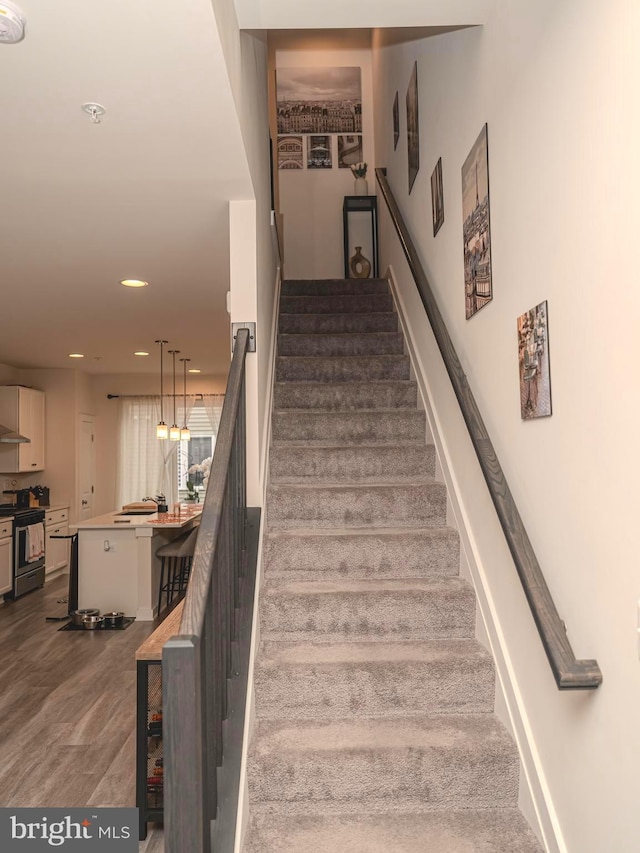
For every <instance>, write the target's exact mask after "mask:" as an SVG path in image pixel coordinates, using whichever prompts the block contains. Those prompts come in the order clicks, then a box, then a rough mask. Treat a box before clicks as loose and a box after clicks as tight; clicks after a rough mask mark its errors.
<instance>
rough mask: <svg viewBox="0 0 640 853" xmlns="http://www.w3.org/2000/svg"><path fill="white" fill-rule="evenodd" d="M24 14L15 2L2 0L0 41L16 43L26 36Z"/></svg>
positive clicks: (0, 1) (0, 8) (0, 6)
mask: <svg viewBox="0 0 640 853" xmlns="http://www.w3.org/2000/svg"><path fill="white" fill-rule="evenodd" d="M24 25H25V19H24V15H23V14H22V12H21V11H20V9H19V8H18V7H17V6H16V4H15V3H11V2H10V0H0V43H1V42H4V44H15V43H16V42H17V41H22V39H23V38H24Z"/></svg>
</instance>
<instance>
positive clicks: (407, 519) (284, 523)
mask: <svg viewBox="0 0 640 853" xmlns="http://www.w3.org/2000/svg"><path fill="white" fill-rule="evenodd" d="M446 511H447V507H446V488H445V486H444V484H443V483H436V482H431V483H422V484H418V485H414V484H409V485H406V484H384V485H368V484H367V485H362V486H354V485H347V486H342V485H324V484H311V485H307V484H295V485H277V484H276V485H270V486H269V487H268V489H267V524H268V526H269V527H270V528H274V527H277V528H291V527H305V526H310V527H342V528H352V527H358V528H363V527H365V528H366V527H373V526H377V525H380V524H383V523H384V524H385V525H387V526H390V527H395V526H397V527H436V526H439V525H443V524H445V523H446Z"/></svg>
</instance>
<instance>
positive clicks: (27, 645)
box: [0, 575, 163, 853]
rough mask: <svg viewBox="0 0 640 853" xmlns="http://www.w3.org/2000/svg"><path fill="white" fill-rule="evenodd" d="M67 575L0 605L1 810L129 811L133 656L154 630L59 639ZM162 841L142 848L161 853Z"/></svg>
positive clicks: (66, 634) (139, 625)
mask: <svg viewBox="0 0 640 853" xmlns="http://www.w3.org/2000/svg"><path fill="white" fill-rule="evenodd" d="M67 584H68V575H62V576H58V577H54V578H53V579H52V580H50V581H48V582H47V583H46V584H45V586H44V588H43V589H42V590H37V591H35V592H32V593H29V594H27V595H25V596H24V597H22V598H20V599H18V600H17V601H14V602H9V603H6V604H2V605H0V656H1V660H2V666H0V806H2V807H6V806H15V807H18V806H44V807H56V806H59V807H63V808H71V807H78V806H96V807H100V806H135V733H134V728H135V702H136V663H135V652H136V649H137V648H138V646H139V645H141V643H142V642H143V641H144V640H145V639H146V637H147V636H148V635H149V634H150V633H151V631H152V630H153V628H154V627H155V626H154V624H153V623H151V622H134V624H133V625H131V626H130V627H129V628H127V629H126V630H124V631H105V632H93V631H82V632H80V631H78V632H74V631H62V632H60V631H58V629H59V628H60V626H61V625H62V624H64V623H56V622H46V621H45V617H46V616H51V615H56V614H59V613H62V612H64V608H65V605H64V604H59V603H57V600H58V599H60V598H62V597H63V596H65V595H66V591H67ZM162 849H163V845H162V832H161V830H160V829H159V828H158V829H155V830H154V831H153V832H151V833H150V834H149V836H148V838H147V841H146V842H144V843H141V845H140V850H144V851H146V853H161V851H162Z"/></svg>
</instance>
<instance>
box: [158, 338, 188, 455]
mask: <svg viewBox="0 0 640 853" xmlns="http://www.w3.org/2000/svg"><path fill="white" fill-rule="evenodd" d="M156 343H157V344H158V345H159V346H160V423H159V424H158V426H157V427H156V438H159V439H161V440H163V441H164V440H165V439H167V438H168V439H169V440H170V441H190V440H191V433H190V432H189V428H188V427H187V362H189V361H191V359H190V358H181V359H180V361H181V362H182V363H183V366H184V371H183V372H184V379H183V396H184V426H183V427H182V428H180V427H179V426H178V421H177V417H176V356H177V355H180V350H179V349H170V350H167V352H168V353H169V355H171V356H173V424H172V425H171V428H169V427H168V426H167V425H166V423H165V422H164V359H163V354H164V346H165V344H168V343H169V341H163V340H158V341H156Z"/></svg>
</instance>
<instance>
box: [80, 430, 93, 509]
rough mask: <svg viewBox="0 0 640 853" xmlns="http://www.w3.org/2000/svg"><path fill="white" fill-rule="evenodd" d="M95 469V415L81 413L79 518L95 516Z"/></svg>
mask: <svg viewBox="0 0 640 853" xmlns="http://www.w3.org/2000/svg"><path fill="white" fill-rule="evenodd" d="M94 471H95V445H94V443H93V417H92V416H91V415H80V423H79V431H78V500H79V502H80V506H79V507H78V520H79V521H85V520H86V519H87V518H91V517H92V516H93V480H94Z"/></svg>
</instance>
